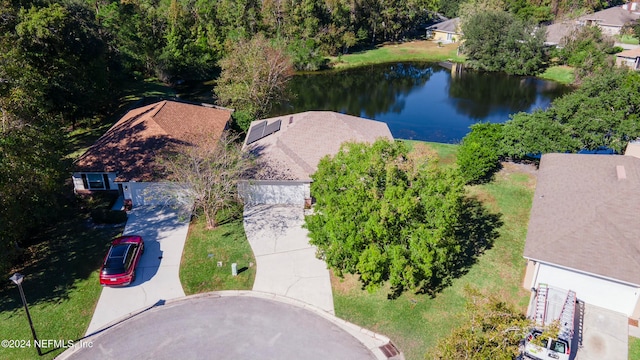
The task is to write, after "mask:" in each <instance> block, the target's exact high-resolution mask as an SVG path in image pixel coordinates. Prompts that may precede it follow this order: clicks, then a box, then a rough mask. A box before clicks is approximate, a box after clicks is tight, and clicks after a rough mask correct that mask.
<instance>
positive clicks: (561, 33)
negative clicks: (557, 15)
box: [545, 21, 578, 45]
mask: <svg viewBox="0 0 640 360" xmlns="http://www.w3.org/2000/svg"><path fill="white" fill-rule="evenodd" d="M577 27H578V25H577V24H576V23H575V22H574V21H562V22H557V23H554V24H551V25H549V26H547V29H546V33H547V36H546V41H545V44H546V45H558V44H560V42H561V41H562V39H564V38H565V37H566V36H567V35H569V34H571V33H572V32H573V31H576V28H577Z"/></svg>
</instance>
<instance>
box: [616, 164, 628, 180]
mask: <svg viewBox="0 0 640 360" xmlns="http://www.w3.org/2000/svg"><path fill="white" fill-rule="evenodd" d="M616 173H617V174H618V180H624V179H626V178H627V172H626V171H625V170H624V165H617V166H616Z"/></svg>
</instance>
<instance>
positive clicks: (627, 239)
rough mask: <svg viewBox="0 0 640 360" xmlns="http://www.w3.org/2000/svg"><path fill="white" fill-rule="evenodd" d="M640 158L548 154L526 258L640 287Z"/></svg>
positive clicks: (542, 164)
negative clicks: (639, 285) (639, 217)
mask: <svg viewBox="0 0 640 360" xmlns="http://www.w3.org/2000/svg"><path fill="white" fill-rule="evenodd" d="M639 210H640V159H638V158H635V157H632V156H624V155H583V154H545V155H543V156H542V159H541V161H540V170H539V171H538V183H537V186H536V191H535V195H534V199H533V206H532V208H531V215H530V218H529V228H528V231H527V241H526V244H525V248H524V257H525V258H529V259H533V260H538V261H541V262H545V263H550V264H556V265H559V266H562V267H567V268H572V269H576V270H579V271H583V272H587V273H591V274H596V275H599V276H602V277H607V278H612V279H616V280H619V281H623V282H628V283H632V284H640V221H638V220H639V219H638V216H639V214H640V211H639Z"/></svg>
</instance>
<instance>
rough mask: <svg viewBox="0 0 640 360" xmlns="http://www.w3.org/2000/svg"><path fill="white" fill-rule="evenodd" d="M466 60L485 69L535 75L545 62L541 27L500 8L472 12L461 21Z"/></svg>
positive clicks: (476, 66) (545, 56)
mask: <svg viewBox="0 0 640 360" xmlns="http://www.w3.org/2000/svg"><path fill="white" fill-rule="evenodd" d="M461 27H462V32H463V33H464V45H463V50H464V53H465V54H466V55H467V59H468V63H469V64H470V65H471V66H473V67H475V68H477V69H480V70H484V71H503V72H506V73H507V74H514V75H535V74H537V73H539V72H540V71H542V70H543V68H544V66H545V65H546V63H547V55H546V53H545V51H544V46H543V45H544V38H545V33H544V29H542V28H538V29H536V26H535V24H534V23H532V22H527V21H523V20H520V19H518V18H516V17H515V16H514V15H512V14H510V13H508V12H505V11H501V10H488V11H484V12H477V13H474V14H472V15H471V16H470V17H469V18H467V19H465V20H464V21H463V22H462V25H461Z"/></svg>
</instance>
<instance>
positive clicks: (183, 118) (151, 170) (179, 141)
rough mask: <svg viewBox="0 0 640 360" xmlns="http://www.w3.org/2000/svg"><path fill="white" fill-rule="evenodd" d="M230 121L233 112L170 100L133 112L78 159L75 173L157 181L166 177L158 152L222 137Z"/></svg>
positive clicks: (127, 179)
mask: <svg viewBox="0 0 640 360" xmlns="http://www.w3.org/2000/svg"><path fill="white" fill-rule="evenodd" d="M230 118H231V110H229V109H222V108H216V107H213V106H204V105H195V104H189V103H183V102H178V101H166V100H165V101H160V102H157V103H154V104H151V105H147V106H143V107H140V108H137V109H133V110H130V111H129V112H127V113H126V114H125V115H124V116H123V117H122V118H121V119H120V120H118V122H117V123H115V125H113V126H112V127H111V128H110V129H109V130H107V132H106V133H105V134H104V135H102V137H100V138H99V139H98V141H96V143H95V144H93V145H92V146H91V147H90V148H89V149H88V150H87V151H86V152H85V153H84V154H83V155H82V156H80V158H78V160H77V161H76V163H75V170H76V171H80V172H115V173H117V179H116V180H117V181H151V180H155V179H157V178H158V177H160V176H161V174H162V172H161V170H162V169H161V167H160V166H159V165H158V164H157V163H156V162H155V159H156V156H157V154H158V152H160V151H164V150H167V149H169V148H170V147H172V146H175V145H198V144H200V143H202V142H203V141H204V139H205V138H207V137H209V138H210V137H219V136H220V135H221V134H222V132H223V131H224V129H225V128H226V126H227V122H228V121H229V119H230Z"/></svg>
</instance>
